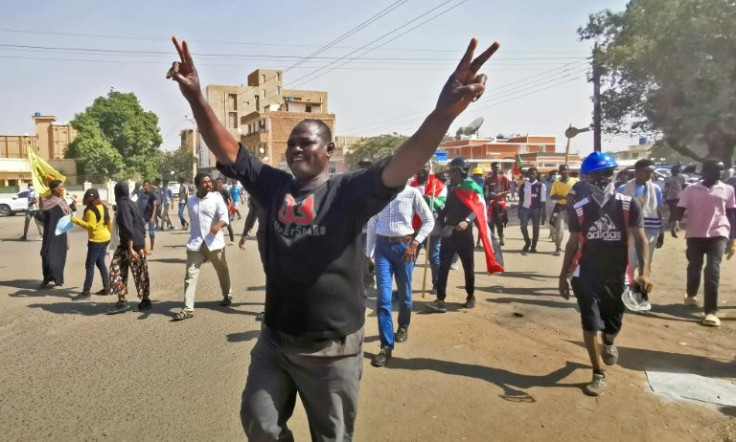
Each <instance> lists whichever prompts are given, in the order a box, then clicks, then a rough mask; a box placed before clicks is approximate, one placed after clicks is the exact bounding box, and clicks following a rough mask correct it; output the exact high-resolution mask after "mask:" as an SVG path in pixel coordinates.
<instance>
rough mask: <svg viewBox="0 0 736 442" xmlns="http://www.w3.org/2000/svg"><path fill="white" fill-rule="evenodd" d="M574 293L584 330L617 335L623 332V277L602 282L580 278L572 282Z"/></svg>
mask: <svg viewBox="0 0 736 442" xmlns="http://www.w3.org/2000/svg"><path fill="white" fill-rule="evenodd" d="M571 286H572V291H573V293H574V294H575V297H576V298H577V300H578V306H579V307H580V319H581V321H582V325H583V330H585V331H603V332H604V333H606V334H613V335H615V334H617V333H618V332H620V331H621V325H622V323H623V319H624V310H626V307H625V306H624V301H623V300H622V299H621V295H622V294H623V292H624V278H623V276H622V277H621V278H620V280H619V278H615V279H607V280H600V279H598V278H596V277H593V276H588V277H586V276H579V277H575V278H573V279H572V281H571Z"/></svg>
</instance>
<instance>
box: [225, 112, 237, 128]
mask: <svg viewBox="0 0 736 442" xmlns="http://www.w3.org/2000/svg"><path fill="white" fill-rule="evenodd" d="M227 127H228V129H237V128H238V113H237V112H228V113H227Z"/></svg>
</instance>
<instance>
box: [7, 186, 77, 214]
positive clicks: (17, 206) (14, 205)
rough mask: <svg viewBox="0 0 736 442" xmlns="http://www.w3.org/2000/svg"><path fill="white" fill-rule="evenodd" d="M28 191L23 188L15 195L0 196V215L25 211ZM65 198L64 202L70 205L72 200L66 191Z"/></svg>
mask: <svg viewBox="0 0 736 442" xmlns="http://www.w3.org/2000/svg"><path fill="white" fill-rule="evenodd" d="M28 192H29V191H28V190H24V191H22V192H18V193H17V194H16V195H15V196H12V197H5V198H0V216H10V215H15V214H16V213H23V212H25V211H27V210H28ZM65 199H66V203H67V204H69V205H70V206H71V205H72V203H73V202H74V201H72V198H71V196H69V194H68V193H67V195H66V198H65Z"/></svg>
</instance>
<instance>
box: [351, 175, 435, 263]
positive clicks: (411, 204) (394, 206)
mask: <svg viewBox="0 0 736 442" xmlns="http://www.w3.org/2000/svg"><path fill="white" fill-rule="evenodd" d="M415 214H416V215H417V216H418V217H419V219H421V220H422V227H421V228H420V229H419V232H417V235H416V237H415V238H414V239H416V240H417V241H418V242H420V243H421V242H422V241H424V239H425V238H427V235H429V233H430V232H431V231H432V228H433V227H434V217H433V216H432V211H431V210H430V209H429V206H428V205H427V202H426V201H424V198H423V197H422V194H421V193H419V190H417V189H416V188H414V187H411V186H406V187H404V190H402V191H401V192H399V193H398V194H397V195H396V198H394V199H393V200H392V201H391V202H390V203H388V205H387V206H386V207H384V208H383V210H381V211H380V212H379V213H378V214H377V215H374V216H373V217H371V219H370V220H369V221H368V235H367V241H366V251H365V253H366V255H367V256H370V257H373V254H374V252H375V248H376V237H377V236H378V235H380V236H389V237H403V236H409V235H413V234H414V228H413V227H412V219H413V218H414V215H415Z"/></svg>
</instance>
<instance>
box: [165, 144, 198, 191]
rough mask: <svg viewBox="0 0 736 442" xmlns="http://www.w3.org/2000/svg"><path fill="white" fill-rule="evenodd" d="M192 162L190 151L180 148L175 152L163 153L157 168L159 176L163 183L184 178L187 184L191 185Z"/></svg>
mask: <svg viewBox="0 0 736 442" xmlns="http://www.w3.org/2000/svg"><path fill="white" fill-rule="evenodd" d="M193 161H194V158H193V157H192V151H191V150H188V149H186V148H182V147H180V148H179V149H177V150H175V151H171V152H164V153H163V154H162V157H161V164H160V166H159V168H158V171H159V175H160V176H161V177H162V179H163V180H164V181H171V180H179V177H184V179H186V180H187V182H189V183H191V182H192V180H193V179H194V177H193V176H192V162H193ZM172 171H173V172H174V173H173V174H172V173H171V172H172Z"/></svg>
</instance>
